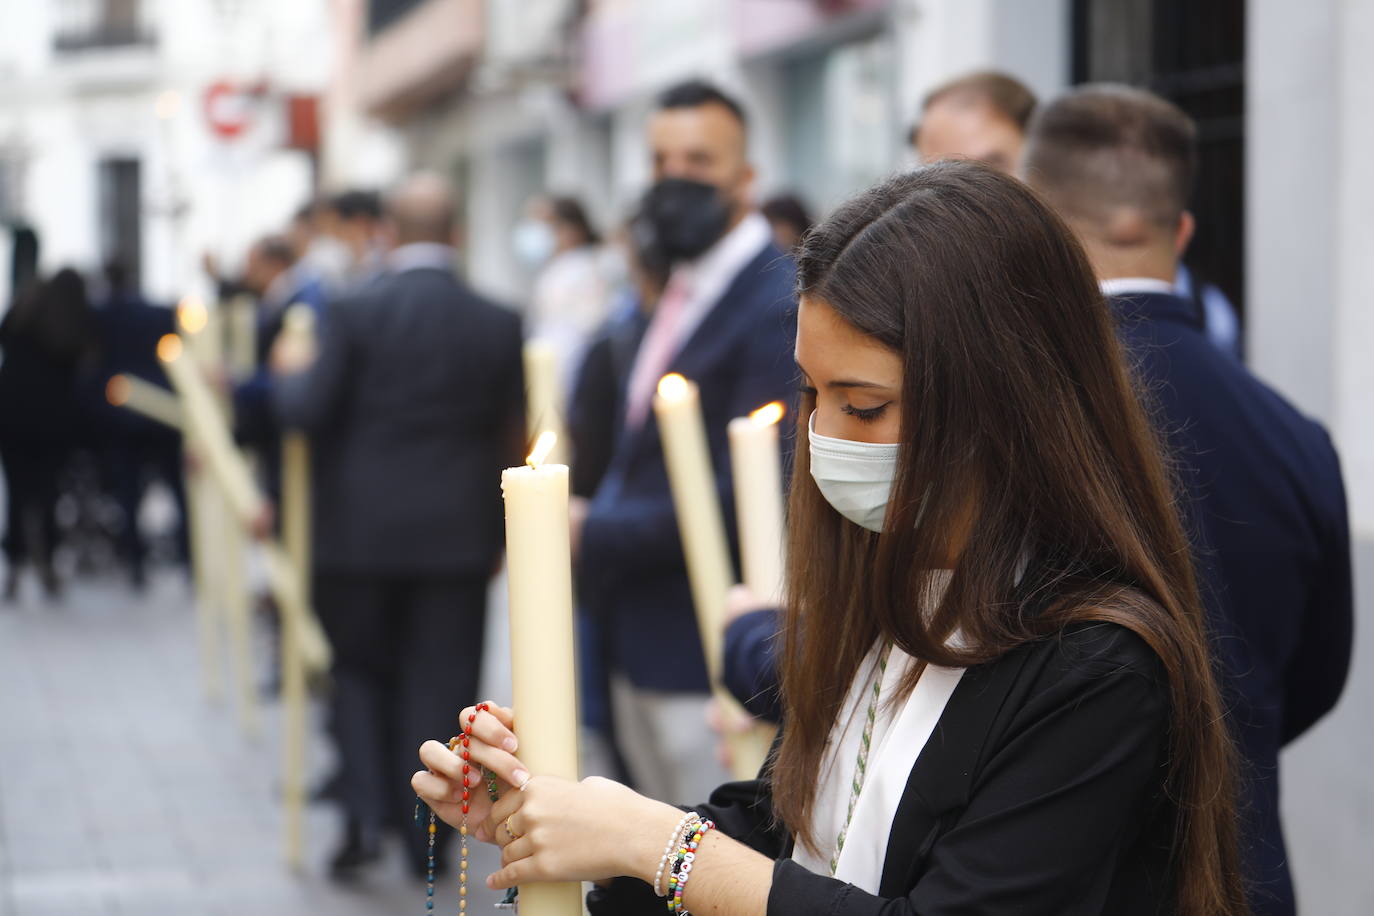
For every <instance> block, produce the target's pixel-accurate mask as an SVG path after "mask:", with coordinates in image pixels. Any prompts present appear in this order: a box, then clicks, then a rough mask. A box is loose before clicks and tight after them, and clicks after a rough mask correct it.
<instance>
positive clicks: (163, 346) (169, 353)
mask: <svg viewBox="0 0 1374 916" xmlns="http://www.w3.org/2000/svg"><path fill="white" fill-rule="evenodd" d="M180 355H181V338H180V337H178V336H176V335H175V334H163V335H162V339H161V340H159V341H158V342H157V358H158V359H160V360H162V361H163V362H164V363H170V362H172V361H174V360H175V359H176V358H177V357H178V356H180Z"/></svg>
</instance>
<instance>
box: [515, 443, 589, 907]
mask: <svg viewBox="0 0 1374 916" xmlns="http://www.w3.org/2000/svg"><path fill="white" fill-rule="evenodd" d="M556 441H557V440H556V437H555V435H554V434H553V433H552V432H548V431H546V432H544V433H542V434H540V436H539V439H538V441H536V442H535V445H534V451H533V452H532V453H531V454H530V457H529V459H528V460H527V461H526V466H525V467H522V468H508V469H506V470H505V471H503V472H502V474H501V492H502V494H503V495H504V496H505V500H506V564H507V567H508V570H509V578H510V641H511V681H512V684H513V686H514V702H515V714H516V716H517V720H516V733H517V735H518V736H519V740H520V748H519V752H518V753H519V756H520V761H521V762H522V763H523V764H524V765H525V767H526V768H527V769H528V770H529V772H530V773H531V774H532V775H533V776H535V777H538V776H541V775H549V776H558V777H562V778H564V779H576V778H577V722H578V718H577V677H576V671H575V661H574V658H575V648H574V636H573V594H572V552H571V549H570V547H569V537H568V535H569V531H568V467H567V465H564V464H544V460H545V459H546V458H547V457H548V454H549V452H550V451H552V449H553V447H554V445H555V443H556ZM581 913H582V886H581V885H580V884H577V883H562V884H527V885H522V886H521V888H520V914H521V916H580V914H581Z"/></svg>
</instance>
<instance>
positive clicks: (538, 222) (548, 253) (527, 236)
mask: <svg viewBox="0 0 1374 916" xmlns="http://www.w3.org/2000/svg"><path fill="white" fill-rule="evenodd" d="M511 244H512V245H513V246H514V248H515V256H516V257H517V258H519V259H520V262H521V263H522V264H524V265H525V266H526V267H538V266H539V265H540V264H543V263H544V262H545V261H547V260H548V259H549V258H551V257H552V256H553V250H554V248H555V247H556V246H557V244H558V243H557V240H555V239H554V237H553V227H551V226H550V225H549V224H548V223H546V222H544V221H543V220H542V219H530V218H526V219H522V220H521V221H520V222H518V223H516V224H515V229H514V231H513V232H512V233H511Z"/></svg>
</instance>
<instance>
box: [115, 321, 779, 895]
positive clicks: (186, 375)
mask: <svg viewBox="0 0 1374 916" xmlns="http://www.w3.org/2000/svg"><path fill="white" fill-rule="evenodd" d="M201 308H202V309H203V307H201ZM182 311H183V314H182V316H181V324H182V329H183V333H184V334H185V338H186V340H187V342H188V343H189V344H190V346H189V347H187V346H184V345H183V341H182V340H181V339H178V338H177V337H174V336H172V337H167V338H164V339H163V341H162V342H161V343H160V344H159V347H158V355H159V357H160V358H161V361H162V363H163V365H164V367H165V369H166V371H167V374H168V377H169V379H170V380H171V382H172V385H173V388H174V389H175V390H176V397H172V396H169V395H168V394H167V393H166V392H164V391H163V390H161V389H158V388H156V387H155V386H151V385H148V384H146V383H141V382H140V381H139V380H138V379H134V378H129V377H125V376H118V377H116V378H115V379H112V380H111V383H110V385H109V388H108V396H109V399H110V401H111V402H112V403H115V404H119V405H122V406H126V407H129V408H130V409H133V410H136V411H138V412H140V413H143V414H145V415H147V416H150V417H152V418H154V419H158V420H160V421H161V422H164V423H168V424H173V425H178V426H180V427H182V428H183V429H184V430H185V432H186V434H187V438H188V441H189V442H190V443H193V445H194V448H195V450H196V453H197V455H198V456H199V458H200V460H201V462H202V463H203V464H204V465H205V468H206V470H208V471H209V475H210V477H211V479H213V480H214V481H215V483H216V484H217V485H218V488H219V490H220V491H221V494H222V497H223V499H224V500H225V501H227V503H228V506H229V508H230V510H231V512H232V514H233V515H235V516H237V518H238V520H239V522H240V523H241V525H242V526H243V527H245V528H246V527H250V526H252V525H253V524H254V523H255V522H256V521H259V520H260V517H261V513H262V511H263V506H264V502H263V498H262V496H261V494H260V492H259V491H258V488H257V487H256V485H255V484H254V482H253V480H252V478H251V475H250V473H249V468H248V465H247V463H246V462H245V461H244V459H243V457H242V455H241V454H240V453H239V452H238V451H237V449H235V448H234V446H233V444H232V441H231V440H230V438H229V436H228V429H227V425H226V424H225V421H224V416H223V405H218V404H216V403H215V399H214V396H213V393H212V389H211V388H210V386H209V385H208V384H207V383H206V379H205V375H204V370H205V369H206V368H207V367H208V366H209V365H210V364H211V363H210V360H212V359H214V358H215V356H216V354H213V353H211V352H210V351H209V350H207V349H206V347H207V345H208V344H209V343H210V341H209V338H210V336H211V335H209V334H200V333H195V332H197V331H200V330H201V329H202V328H203V327H204V312H203V311H200V310H196V309H194V308H192V309H191V310H190V311H189V312H188V311H187V309H185V308H183V310H182ZM288 328H289V329H290V332H291V333H309V327H308V322H306V321H305V316H304V315H303V314H302V315H301V318H300V320H298V321H292V322H288ZM188 331H190V332H191V333H186V332H188ZM198 345H199V346H198ZM525 359H526V376H527V381H528V383H529V386H530V390H529V392H528V395H529V398H528V399H529V403H530V416H529V419H530V422H531V428H540V429H542V430H543V431H542V432H541V434H540V435H539V437H538V438H537V439H536V441H535V444H534V447H533V451H532V452H531V454H530V456H529V458H528V460H527V462H526V465H525V466H524V467H518V468H509V469H507V470H506V471H504V472H503V473H502V475H501V489H502V493H503V495H504V498H505V505H506V551H507V566H508V575H509V589H510V628H511V653H512V659H511V663H512V664H511V669H512V671H511V673H512V687H513V703H514V707H515V709H516V710H517V711H518V716H519V720H518V722H517V729H518V731H519V734H520V747H521V758H522V761H523V762H524V764H525V765H526V766H527V767H528V768H529V769H530V771H531V772H532V773H535V774H540V773H544V774H548V775H553V776H560V777H563V778H568V779H575V778H576V777H577V771H578V735H577V723H578V721H579V719H578V714H577V701H576V697H577V686H576V685H577V679H576V674H575V670H576V647H575V627H574V604H573V587H572V560H571V550H570V536H569V535H570V531H569V513H568V502H569V477H568V467H567V465H566V464H561V463H553V462H552V461H551V460H550V458H551V456H553V457H561V453H560V452H557V451H555V450H558V449H560V446H561V444H562V443H561V442H560V441H559V436H558V432H556V431H555V430H557V429H558V427H557V423H558V419H557V411H556V409H554V406H553V405H556V404H557V403H558V394H557V390H556V387H555V386H556V384H557V373H556V372H555V371H553V369H552V366H551V357H550V353H549V351H548V350H547V348H544V347H541V346H540V345H539V343H538V342H532V343H531V344H530V345H529V347H528V348H527V351H526V356H525ZM784 413H785V409H784V408H783V406H782V405H781V404H779V403H773V404H768V405H765V406H764V407H762V408H760V409H759V410H756V411H754V412H753V413H752V414H751V415H750V416H748V417H740V418H737V419H735V420H733V421H732V422H731V423H730V424H729V430H728V436H729V443H730V462H731V471H732V474H733V477H734V493H735V509H736V517H737V522H738V533H739V540H740V553H741V561H742V568H743V574H744V575H743V578H744V582H745V584H746V585H747V586H749V588H750V590H751V591H752V592H753V593H754V594H755V595H757V596H758V597H759V598H760V599H762V600H763V601H765V602H768V601H774V602H775V601H778V600H780V596H781V592H782V585H783V550H784V548H783V484H782V462H781V455H780V448H779V437H778V421H779V420H781V419H782V417H783V415H784ZM654 415H655V418H656V420H657V424H658V428H659V433H660V436H661V439H662V445H663V452H664V459H665V462H666V464H667V469H668V477H669V482H670V486H671V490H672V497H673V504H674V508H675V511H676V514H677V520H678V528H679V533H680V537H681V541H682V545H683V553H684V558H685V560H686V565H687V571H688V578H689V580H690V584H691V592H692V598H693V603H694V605H695V607H696V612H697V622H698V625H699V627H700V635H701V642H702V646H703V649H704V650H705V653H706V662H707V667H708V671H709V672H710V675H711V681H712V684H713V693H714V695H715V701H716V703H717V704H718V707H719V709H720V712H721V714H722V719H723V720H724V721H725V722H726V723H727V728H726V731H727V735H726V740H727V741H728V743H729V744H730V750H731V757H732V762H733V767H734V770H735V774H736V776H738V777H741V778H747V777H751V776H753V775H754V774H755V773H756V772H757V770H758V768H759V767H760V766H761V765H762V763H763V760H764V758H765V756H766V754H767V751H768V748H769V746H770V744H771V742H772V739H773V730H772V729H771V728H769V727H766V726H763V725H759V724H752V725H749V724H744V723H748V722H749V720H748V717H747V714H745V713H744V712H743V710H742V709H740V708H739V706H738V704H737V703H736V702H735V701H734V700H733V698H731V697H730V696H729V695H728V694H727V693H726V692H725V691H724V690H723V688H722V687H721V683H720V666H721V662H722V642H723V630H724V624H725V621H724V617H725V608H726V601H727V596H728V593H729V591H730V589H731V588H732V586H733V585H734V584H735V575H734V567H733V564H732V562H731V559H730V551H729V543H728V540H727V537H726V529H725V522H724V516H723V513H722V511H721V505H720V500H719V497H718V490H717V486H716V475H715V472H714V470H713V468H712V464H711V458H710V451H709V447H708V441H707V436H706V430H705V424H704V422H703V418H702V414H701V406H700V399H699V395H698V391H697V387H696V385H695V384H694V383H693V382H691V381H690V380H688V379H686V378H683V377H682V376H680V375H676V374H673V375H667V376H665V377H664V378H663V379H662V380H661V381H660V383H659V386H658V393H657V395H656V397H655V398H654ZM535 424H538V426H537V427H536V426H535ZM558 431H561V430H558ZM285 458H286V467H285V468H284V473H285V476H286V477H290V478H292V480H293V481H295V482H296V486H297V489H298V492H299V489H302V488H304V484H303V483H301V481H302V480H303V479H304V478H305V477H306V475H307V474H308V471H307V470H306V468H307V467H308V459H307V457H306V454H305V447H304V444H303V443H300V442H295V441H294V440H293V441H292V442H291V443H290V444H288V446H287V453H286V456H285ZM298 498H299V499H302V500H303V499H304V496H303V495H301V496H299V497H298ZM289 514H290V515H292V516H293V517H302V516H304V515H307V514H308V507H307V508H305V509H304V510H303V509H302V508H301V507H300V506H297V508H296V509H295V511H291V512H289ZM288 527H289V526H288ZM288 541H289V542H291V543H290V546H291V547H293V548H294V549H293V550H291V551H290V554H288V553H287V552H286V551H285V550H284V548H283V547H282V545H279V544H275V543H268V544H267V545H266V556H267V567H268V573H269V580H270V582H271V584H272V586H273V591H274V592H277V593H278V595H277V597H278V601H279V603H281V604H283V608H282V610H283V616H284V618H285V620H284V625H285V628H286V631H287V634H288V642H289V643H291V644H292V645H291V646H290V648H291V650H292V651H290V652H289V653H288V654H289V655H291V656H293V657H295V659H296V665H297V667H296V670H293V671H290V672H287V678H288V680H290V681H292V682H293V686H295V685H296V684H299V683H301V682H302V681H303V678H304V675H303V670H304V669H305V668H311V669H314V668H318V667H320V666H322V665H325V664H327V662H328V657H329V646H328V643H327V642H326V641H325V640H324V638H323V635H322V634H321V632H320V631H319V628H318V625H317V623H316V621H315V618H314V616H313V614H312V613H311V612H310V610H309V602H308V594H307V593H306V591H305V587H304V581H305V576H304V574H303V573H304V568H305V566H306V565H308V558H307V557H306V556H305V555H304V554H305V551H306V547H305V544H306V543H307V541H308V538H307V537H306V536H305V535H304V534H302V533H301V532H300V530H299V528H297V529H296V530H295V531H288ZM293 560H294V561H295V562H292V561H293ZM222 585H223V584H222ZM283 599H284V600H283ZM296 692H297V691H294V690H293V691H292V693H296ZM300 692H301V694H302V700H301V704H302V705H303V688H301V690H300ZM291 718H296V717H295V716H292V717H291ZM299 725H300V726H301V728H300V729H298V730H301V731H302V732H303V726H304V721H303V719H302V720H301V722H300V723H299ZM302 740H303V738H300V737H297V738H295V739H292V737H291V736H290V735H288V741H287V744H288V748H287V754H288V759H287V769H288V771H289V772H288V780H287V781H288V782H290V783H292V784H295V783H297V782H299V781H300V778H301V777H300V774H301V771H302V770H303V748H302V747H301V741H302ZM289 794H290V795H295V794H296V793H295V792H292V793H289ZM290 800H291V801H297V800H296V799H290ZM288 807H289V808H295V807H296V805H295V804H291V805H288ZM296 819H297V815H296V813H295V812H293V811H288V851H289V852H290V850H291V849H292V847H296V846H297V845H298V841H297V840H296V838H295V837H294V836H292V834H296V832H297V830H298V828H297V827H295V826H294V825H293V824H292V823H291V822H293V821H295V820H296ZM291 858H292V859H296V858H297V857H296V856H295V855H291ZM520 910H521V911H522V913H523V914H524V916H572V914H576V913H580V912H581V911H582V904H581V889H580V887H579V886H578V885H576V884H564V885H538V886H530V887H526V888H522V890H521V900H520Z"/></svg>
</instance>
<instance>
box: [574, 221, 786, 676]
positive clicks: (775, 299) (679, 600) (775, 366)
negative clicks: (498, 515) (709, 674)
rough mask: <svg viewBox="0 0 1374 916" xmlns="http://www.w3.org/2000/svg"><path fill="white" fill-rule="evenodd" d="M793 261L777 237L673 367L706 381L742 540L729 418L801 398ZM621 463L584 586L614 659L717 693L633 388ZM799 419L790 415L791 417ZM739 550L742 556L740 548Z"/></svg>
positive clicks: (582, 572)
mask: <svg viewBox="0 0 1374 916" xmlns="http://www.w3.org/2000/svg"><path fill="white" fill-rule="evenodd" d="M794 270H795V267H794V265H793V263H792V260H791V259H790V258H788V257H787V256H785V255H784V254H783V253H782V252H781V251H780V250H779V249H777V248H776V247H774V246H773V245H771V244H769V245H767V246H766V247H764V248H763V249H762V250H760V251H759V253H758V255H756V256H755V257H754V258H753V260H752V261H750V263H749V264H747V265H746V266H745V267H744V269H742V270H741V271H740V272H739V274H737V275H736V277H735V279H734V281H733V282H732V283H731V284H730V286H729V288H728V289H727V290H726V291H725V293H724V294H723V295H722V296H721V298H720V300H719V301H718V302H717V303H716V304H715V305H714V306H713V307H712V308H711V310H710V311H709V312H708V313H707V314H706V317H705V318H704V319H703V320H702V322H701V324H700V325H699V326H698V327H697V328H696V330H695V331H694V332H693V334H692V336H691V338H690V339H689V340H688V341H687V342H686V344H685V345H683V347H682V349H681V351H680V352H679V353H678V354H677V356H675V357H674V358H673V360H672V362H671V364H670V366H669V369H668V371H670V372H680V373H682V374H683V375H684V376H686V377H687V378H689V379H691V380H693V381H694V382H696V383H697V386H698V387H699V389H700V392H701V409H702V413H703V415H704V417H705V421H706V433H707V439H708V443H709V446H710V450H711V463H712V466H713V468H714V470H715V474H716V483H717V485H718V488H719V498H720V501H721V509H722V511H723V512H724V513H725V519H726V531H727V533H728V535H729V536H730V538H731V540H732V543H733V541H734V538H735V536H736V535H735V524H734V509H735V506H734V495H733V494H734V489H733V487H732V483H731V472H730V451H729V449H730V446H729V441H728V439H727V438H726V431H725V428H726V425H727V424H728V423H729V422H730V420H731V419H732V418H734V417H739V416H744V415H745V414H747V413H748V412H749V411H751V410H754V409H755V408H758V407H760V406H762V405H763V404H766V403H768V402H770V401H782V402H783V403H784V404H791V403H793V398H792V393H793V391H794V388H795V384H796V377H797V372H796V367H795V365H794V361H793V357H792V345H793V342H794V340H795V339H796V314H795V307H794V302H795V300H794V299H793V292H792V284H793V276H794ZM626 381H627V379H625V380H621V392H620V397H619V398H618V403H619V405H621V407H620V409H619V411H618V413H617V416H616V425H617V433H616V443H615V451H614V454H613V455H612V457H611V462H610V465H609V467H608V468H607V470H606V473H605V476H604V477H603V478H602V480H601V482H600V484H599V486H598V487H597V491H596V496H595V497H594V498H593V500H592V504H591V507H590V510H589V514H588V517H587V521H586V525H585V527H584V528H583V531H582V547H581V552H580V558H579V561H578V577H577V581H578V588H579V593H580V596H581V598H582V601H583V605H584V607H585V608H586V610H587V611H588V612H589V613H590V614H592V615H595V616H596V617H598V618H599V619H601V620H602V621H604V622H605V624H606V630H607V632H608V633H609V634H610V639H611V643H612V645H611V655H612V659H611V660H612V663H613V665H614V667H615V668H616V670H618V671H621V672H623V673H624V674H625V675H626V676H627V677H628V678H629V679H630V681H631V682H632V683H634V684H636V685H638V686H640V687H647V688H652V689H657V690H677V691H689V690H700V691H705V690H706V689H707V686H708V685H707V679H706V664H705V660H704V659H703V657H702V652H701V640H700V637H699V636H698V635H697V625H696V615H695V611H694V610H693V606H692V596H691V590H690V588H689V586H688V583H687V568H686V564H685V561H684V560H683V557H682V544H681V541H680V540H679V538H678V529H677V515H676V513H675V512H674V510H673V500H672V495H671V493H670V492H669V490H668V472H667V469H666V467H665V465H664V462H663V447H662V444H661V443H660V441H659V433H658V423H657V422H656V421H655V420H654V416H653V412H652V411H650V412H649V416H648V418H647V419H646V420H645V421H644V423H643V424H642V425H641V426H639V427H638V428H636V429H632V430H626V429H625V428H624V421H625V411H624V408H623V405H624V404H625V397H624V388H623V386H624V384H625V382H626ZM793 419H794V418H792V417H789V418H787V419H785V420H784V421H783V422H784V423H788V424H790V423H791V422H792V421H793ZM736 552H737V551H736Z"/></svg>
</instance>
